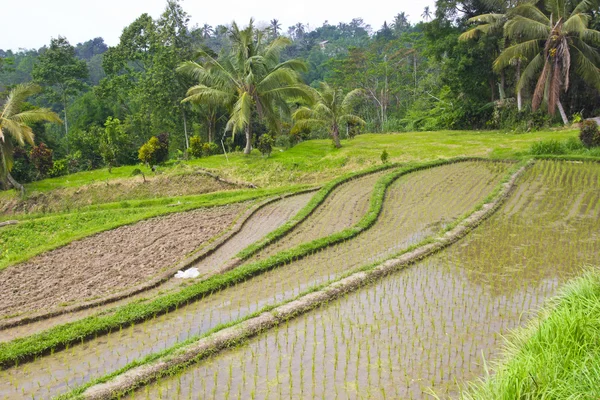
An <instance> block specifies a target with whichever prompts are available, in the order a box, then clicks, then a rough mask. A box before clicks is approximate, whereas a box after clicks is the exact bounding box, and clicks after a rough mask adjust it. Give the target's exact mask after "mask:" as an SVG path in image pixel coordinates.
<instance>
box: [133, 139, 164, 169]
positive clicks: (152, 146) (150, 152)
mask: <svg viewBox="0 0 600 400" xmlns="http://www.w3.org/2000/svg"><path fill="white" fill-rule="evenodd" d="M159 149H160V142H159V141H158V138H157V137H156V136H152V137H151V138H150V140H148V141H147V142H146V143H144V144H143V145H142V147H140V151H139V153H138V158H139V159H140V161H141V162H143V163H145V164H147V165H149V164H156V163H157V159H156V153H157V152H158V150H159Z"/></svg>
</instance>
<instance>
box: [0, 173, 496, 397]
mask: <svg viewBox="0 0 600 400" xmlns="http://www.w3.org/2000/svg"><path fill="white" fill-rule="evenodd" d="M506 168H507V167H506V165H504V164H490V163H460V164H454V165H448V166H443V167H439V168H435V169H430V170H426V171H420V172H417V173H414V174H410V175H407V176H405V177H402V178H400V179H399V180H398V181H397V182H396V183H394V184H393V185H392V186H391V187H390V188H389V191H388V194H387V196H386V201H385V203H384V209H383V211H382V215H381V216H380V218H379V220H378V222H377V223H376V224H375V226H374V227H373V228H371V229H370V230H369V231H367V232H364V233H363V234H361V235H359V236H358V237H357V238H355V239H353V240H351V241H348V242H345V243H342V244H340V245H338V246H335V247H333V248H330V249H327V250H324V251H321V252H319V253H316V254H314V255H312V256H309V257H306V258H304V259H302V260H299V261H297V262H294V263H291V264H289V265H286V266H282V267H279V268H277V269H275V270H273V271H271V272H268V273H265V274H263V275H260V276H257V277H255V278H253V279H251V280H249V281H247V282H244V283H242V284H239V285H236V286H235V287H232V288H229V289H226V290H223V291H221V292H217V293H215V294H213V295H212V296H208V297H206V298H204V299H203V300H201V301H198V302H196V303H193V304H191V305H189V306H187V307H185V308H182V309H180V310H178V311H176V312H173V313H170V314H167V315H164V316H161V317H158V318H157V319H155V320H151V321H148V322H146V323H143V324H140V325H137V326H135V327H131V328H127V329H123V330H122V331H121V332H116V333H113V334H111V335H106V336H103V337H101V338H98V339H97V340H92V341H90V342H87V343H85V344H83V345H79V346H74V347H73V348H71V349H69V350H66V351H63V352H59V353H56V354H54V355H51V356H48V357H44V358H43V359H41V360H38V361H35V362H33V363H29V364H25V365H23V366H22V367H19V368H12V369H9V370H6V371H3V372H0V382H9V384H6V385H3V384H2V383H0V398H2V396H8V397H10V398H14V397H13V396H18V395H20V394H24V395H25V396H26V397H29V398H31V396H32V395H33V396H35V397H41V398H43V397H48V396H50V395H54V394H57V393H60V392H64V391H65V390H67V386H73V385H77V384H80V383H83V382H85V381H87V380H89V379H90V378H93V377H97V376H99V375H102V374H105V373H108V372H112V371H114V370H116V369H118V368H119V367H121V366H123V365H125V364H126V363H127V362H129V361H132V360H133V359H136V358H139V357H141V356H143V355H146V354H149V353H151V352H156V351H159V350H162V349H164V348H166V347H169V346H171V345H173V344H174V343H176V342H178V341H181V340H184V339H186V338H188V337H190V336H192V335H196V334H201V333H203V332H206V331H207V330H209V329H210V328H212V327H214V326H215V325H217V324H218V323H222V322H228V321H231V320H233V319H236V318H239V317H242V316H245V315H248V314H249V313H251V312H253V311H255V310H257V309H260V308H261V307H263V306H265V305H267V304H272V303H274V302H276V301H281V300H284V299H289V298H291V297H293V296H294V295H296V294H298V293H299V292H300V291H302V290H303V289H304V288H307V287H309V286H312V285H314V284H316V283H319V282H324V281H326V280H327V279H329V278H331V277H334V276H336V275H338V274H339V273H340V272H345V271H348V270H349V269H352V268H354V267H358V266H361V265H364V264H366V263H369V262H372V261H373V260H375V259H376V258H377V256H378V257H379V258H385V257H386V256H387V255H389V254H392V253H394V252H396V251H397V250H398V249H400V248H402V247H406V246H408V245H409V244H412V243H414V242H415V240H418V238H421V237H423V236H425V235H427V234H429V233H431V232H433V231H436V230H438V229H439V228H440V227H441V225H442V224H444V223H446V222H449V221H451V220H453V219H454V218H456V217H457V216H459V215H462V214H464V213H465V212H467V211H468V210H469V209H471V208H472V207H473V206H474V204H476V203H477V202H478V201H480V200H481V199H483V198H484V197H485V196H486V195H487V194H488V193H489V192H490V190H491V188H493V187H494V186H495V185H496V184H497V183H498V182H499V178H500V176H502V174H503V173H504V172H505V170H506ZM456 186H459V187H461V188H462V190H461V191H460V192H457V191H456V190H452V189H453V188H454V187H456ZM331 218H339V216H337V215H332V216H331ZM324 223H327V221H324Z"/></svg>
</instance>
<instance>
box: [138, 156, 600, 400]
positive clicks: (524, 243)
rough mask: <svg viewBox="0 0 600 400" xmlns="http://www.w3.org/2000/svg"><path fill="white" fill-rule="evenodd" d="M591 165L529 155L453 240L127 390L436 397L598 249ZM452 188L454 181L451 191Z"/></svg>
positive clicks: (599, 207) (479, 365)
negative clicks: (494, 202)
mask: <svg viewBox="0 0 600 400" xmlns="http://www.w3.org/2000/svg"><path fill="white" fill-rule="evenodd" d="M599 185H600V165H599V164H597V163H580V164H574V163H567V162H551V161H540V162H537V163H536V164H535V165H534V166H533V167H532V168H530V169H529V170H528V171H526V173H525V174H524V175H523V176H522V178H521V179H520V180H519V182H518V188H517V190H516V191H515V192H514V193H513V195H512V196H511V197H510V198H509V199H508V201H507V202H506V203H505V204H504V206H502V207H501V208H500V210H499V211H498V212H497V213H496V214H495V215H494V216H492V217H491V218H490V219H488V220H486V221H484V222H483V223H482V225H480V226H479V227H478V228H476V229H475V230H474V231H472V232H471V233H470V234H469V235H468V236H467V237H465V238H464V239H463V240H461V241H460V242H458V243H456V244H455V245H453V246H451V247H449V248H447V249H446V250H444V251H442V252H440V253H438V254H436V255H434V256H433V257H431V258H429V259H425V260H423V261H421V262H419V263H418V264H416V265H414V266H411V267H410V268H407V269H405V270H402V271H400V272H398V273H396V274H393V275H390V276H388V277H386V278H384V279H382V280H380V281H378V282H377V283H375V284H373V285H371V286H368V287H365V288H363V289H361V290H358V291H356V292H354V293H350V294H347V295H346V296H345V297H343V298H340V299H338V300H335V301H332V302H330V303H329V304H323V306H322V307H321V308H319V309H317V310H315V311H314V312H311V313H308V314H305V315H303V316H301V317H298V318H297V319H294V320H291V321H288V322H287V323H286V324H282V325H279V326H278V327H277V328H275V329H273V330H271V331H269V332H267V333H266V334H264V335H261V336H259V337H257V338H255V339H252V340H250V342H248V343H247V344H245V345H242V346H240V347H238V348H235V349H232V350H229V351H226V352H223V353H220V354H218V355H216V356H214V357H212V358H210V359H208V360H206V361H205V362H202V363H200V364H199V365H197V366H195V367H193V368H190V369H189V370H187V371H186V372H184V373H183V374H181V375H177V376H174V377H172V378H165V379H164V380H162V381H159V382H157V383H155V384H152V385H151V386H149V387H146V388H142V389H140V390H139V391H138V392H137V393H136V395H135V396H134V398H152V399H160V398H172V397H173V396H175V395H176V396H178V397H180V398H185V397H186V396H188V395H189V394H191V393H193V394H194V395H195V396H199V397H203V396H206V397H215V398H225V397H229V398H249V397H252V396H253V397H254V398H326V399H330V398H331V399H333V398H382V399H384V398H406V399H408V398H412V399H426V398H430V395H429V394H428V393H431V391H434V392H435V393H436V394H437V395H438V396H439V397H440V398H448V397H455V396H457V395H458V392H459V388H460V385H461V383H462V382H464V381H465V380H470V379H473V378H475V377H477V376H481V375H483V374H484V365H483V361H482V357H484V358H485V360H490V359H493V358H494V357H495V356H496V354H497V352H498V349H499V344H500V343H501V342H502V339H501V335H503V334H505V333H506V332H507V331H508V330H510V329H512V328H515V327H517V326H519V325H522V324H523V323H524V322H525V321H527V320H528V319H529V318H530V317H531V315H532V313H531V311H535V310H537V309H539V307H540V306H541V305H542V304H543V303H544V302H545V300H546V299H547V298H548V297H549V296H552V295H554V294H555V293H556V292H557V290H558V288H559V287H560V286H561V285H562V284H563V283H564V282H565V281H566V280H567V279H569V278H570V277H572V276H575V275H577V274H579V273H580V272H581V268H582V266H583V265H585V264H588V263H597V259H598V256H599V255H600V254H599V252H600V250H599V249H600V246H599V245H600V235H599V234H598V232H600V218H599V216H600V187H599ZM459 187H460V188H461V190H462V186H458V185H457V186H456V188H457V189H458V188H459Z"/></svg>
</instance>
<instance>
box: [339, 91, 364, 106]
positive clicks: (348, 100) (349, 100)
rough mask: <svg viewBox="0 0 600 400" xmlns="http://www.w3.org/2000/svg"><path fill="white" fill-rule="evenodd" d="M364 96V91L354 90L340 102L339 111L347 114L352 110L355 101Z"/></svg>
mask: <svg viewBox="0 0 600 400" xmlns="http://www.w3.org/2000/svg"><path fill="white" fill-rule="evenodd" d="M364 95H365V91H364V90H362V89H354V90H352V91H350V92H349V93H348V94H347V95H346V96H345V97H344V99H343V100H342V104H341V109H342V110H343V111H344V112H347V111H348V110H350V109H351V108H352V106H353V105H354V103H355V102H356V100H357V99H358V98H360V97H363V96H364Z"/></svg>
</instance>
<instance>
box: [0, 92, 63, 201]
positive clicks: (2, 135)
mask: <svg viewBox="0 0 600 400" xmlns="http://www.w3.org/2000/svg"><path fill="white" fill-rule="evenodd" d="M40 90H41V88H40V87H39V86H38V85H35V84H32V83H25V84H21V85H17V86H15V88H14V89H12V90H11V91H10V92H9V94H8V97H7V98H6V101H5V102H4V106H3V107H2V114H0V158H2V165H0V173H1V178H2V180H3V181H6V180H8V182H9V183H10V184H11V185H12V186H13V187H14V188H15V189H19V190H20V191H21V194H25V188H24V187H23V185H21V184H20V183H18V182H17V181H16V180H15V179H14V178H13V177H12V175H11V174H10V171H11V169H12V163H13V158H12V150H13V145H12V142H11V140H10V139H9V137H7V136H10V138H12V140H15V141H16V142H17V143H18V144H20V145H24V144H25V142H26V141H27V142H28V143H30V144H31V145H33V136H34V135H33V131H32V130H31V127H29V126H28V124H32V123H35V122H62V121H61V120H60V118H59V117H58V115H56V113H54V112H52V111H51V110H49V109H47V108H37V109H34V110H29V111H21V109H22V108H23V103H24V102H25V100H26V99H27V98H28V97H29V96H32V95H34V94H36V93H38V92H39V91H40Z"/></svg>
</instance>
